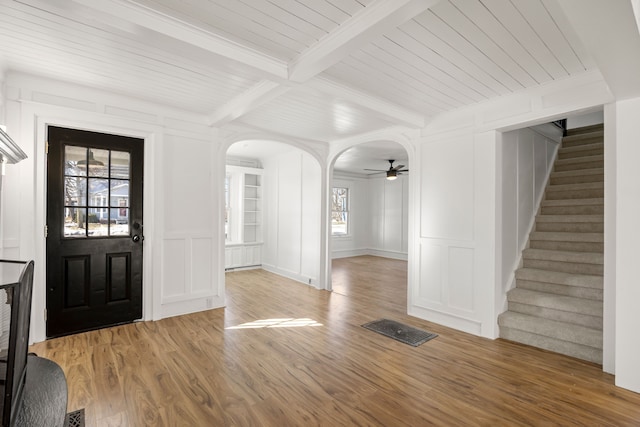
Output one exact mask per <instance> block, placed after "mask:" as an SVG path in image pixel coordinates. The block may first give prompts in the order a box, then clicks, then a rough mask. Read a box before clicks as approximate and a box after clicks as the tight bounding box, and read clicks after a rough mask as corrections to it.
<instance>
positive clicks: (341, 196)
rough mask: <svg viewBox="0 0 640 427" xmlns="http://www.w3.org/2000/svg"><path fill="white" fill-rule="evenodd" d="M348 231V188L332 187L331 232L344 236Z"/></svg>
mask: <svg viewBox="0 0 640 427" xmlns="http://www.w3.org/2000/svg"><path fill="white" fill-rule="evenodd" d="M348 231H349V189H348V188H346V187H333V194H332V196H331V234H332V235H334V236H346V235H347V234H348Z"/></svg>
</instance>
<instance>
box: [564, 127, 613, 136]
mask: <svg viewBox="0 0 640 427" xmlns="http://www.w3.org/2000/svg"><path fill="white" fill-rule="evenodd" d="M603 131H604V124H603V123H600V124H597V125H589V126H582V127H579V128H572V129H567V136H565V138H566V137H569V136H575V135H584V134H588V133H594V132H600V133H603Z"/></svg>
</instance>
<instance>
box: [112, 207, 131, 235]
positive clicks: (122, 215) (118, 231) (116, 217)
mask: <svg viewBox="0 0 640 427" xmlns="http://www.w3.org/2000/svg"><path fill="white" fill-rule="evenodd" d="M110 235H111V236H128V235H129V208H125V207H122V208H112V209H111V228H110Z"/></svg>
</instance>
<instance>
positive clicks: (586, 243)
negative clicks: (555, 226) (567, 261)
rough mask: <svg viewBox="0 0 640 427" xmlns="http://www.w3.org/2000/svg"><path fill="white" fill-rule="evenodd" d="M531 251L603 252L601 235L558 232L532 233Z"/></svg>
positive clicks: (530, 240)
mask: <svg viewBox="0 0 640 427" xmlns="http://www.w3.org/2000/svg"><path fill="white" fill-rule="evenodd" d="M529 247H530V248H531V249H545V250H551V251H573V252H598V253H603V252H604V235H603V234H602V233H570V232H561V231H560V232H558V231H533V232H531V234H530V235H529Z"/></svg>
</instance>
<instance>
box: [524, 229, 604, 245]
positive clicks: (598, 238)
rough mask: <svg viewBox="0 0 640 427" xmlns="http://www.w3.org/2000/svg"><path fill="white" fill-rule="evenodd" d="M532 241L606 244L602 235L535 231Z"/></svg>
mask: <svg viewBox="0 0 640 427" xmlns="http://www.w3.org/2000/svg"><path fill="white" fill-rule="evenodd" d="M529 239H530V240H551V241H556V242H599V243H602V242H604V235H603V234H602V233H563V232H553V231H533V232H531V234H530V235H529Z"/></svg>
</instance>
